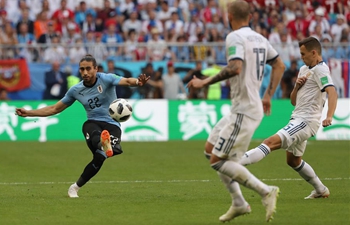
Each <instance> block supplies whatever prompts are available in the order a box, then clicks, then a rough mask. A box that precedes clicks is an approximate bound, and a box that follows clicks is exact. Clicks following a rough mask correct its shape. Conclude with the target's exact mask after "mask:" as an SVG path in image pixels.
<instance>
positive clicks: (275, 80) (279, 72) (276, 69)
mask: <svg viewBox="0 0 350 225" xmlns="http://www.w3.org/2000/svg"><path fill="white" fill-rule="evenodd" d="M270 65H271V66H272V71H271V78H270V83H269V86H268V87H267V89H266V92H265V94H264V98H270V99H271V98H272V96H273V95H274V93H275V91H276V88H277V86H278V85H279V84H280V81H281V78H282V76H283V73H284V70H285V69H286V66H285V65H284V63H283V61H282V59H281V57H279V56H278V57H277V58H276V59H275V60H274V61H272V62H271V63H270Z"/></svg>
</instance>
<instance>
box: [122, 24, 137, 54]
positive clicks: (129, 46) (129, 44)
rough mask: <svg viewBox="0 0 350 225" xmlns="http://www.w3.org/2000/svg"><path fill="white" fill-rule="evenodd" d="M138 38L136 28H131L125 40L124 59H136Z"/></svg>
mask: <svg viewBox="0 0 350 225" xmlns="http://www.w3.org/2000/svg"><path fill="white" fill-rule="evenodd" d="M137 45H138V43H137V39H136V32H135V30H130V31H129V32H128V35H127V39H126V41H125V48H124V54H123V55H124V60H126V61H136V58H137V57H136V50H137Z"/></svg>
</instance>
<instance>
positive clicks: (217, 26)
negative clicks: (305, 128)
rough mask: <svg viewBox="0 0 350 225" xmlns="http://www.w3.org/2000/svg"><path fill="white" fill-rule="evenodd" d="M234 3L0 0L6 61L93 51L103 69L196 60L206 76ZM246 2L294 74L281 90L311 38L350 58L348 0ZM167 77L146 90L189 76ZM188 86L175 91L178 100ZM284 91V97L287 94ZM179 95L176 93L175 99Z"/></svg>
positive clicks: (0, 44) (62, 58) (220, 57)
mask: <svg viewBox="0 0 350 225" xmlns="http://www.w3.org/2000/svg"><path fill="white" fill-rule="evenodd" d="M231 1H234V0H85V1H79V0H0V59H14V58H25V59H26V60H27V62H34V63H35V62H44V63H50V64H52V65H53V69H55V68H59V66H57V64H59V65H63V64H67V63H72V64H76V63H78V62H79V60H80V59H81V58H82V57H83V56H84V55H85V54H87V53H89V54H92V55H93V56H94V57H95V58H96V59H97V61H98V62H103V61H104V62H106V61H109V62H110V63H109V64H110V67H111V68H109V67H108V68H102V67H101V71H105V72H108V71H111V70H112V65H115V63H118V62H120V61H146V62H153V61H160V60H165V61H169V63H168V65H167V67H168V68H169V67H170V68H171V67H173V66H172V65H173V63H174V62H197V63H196V68H194V69H193V70H192V71H190V72H189V74H190V73H191V74H192V73H197V75H198V76H199V77H202V75H203V77H205V76H206V75H205V74H203V71H200V70H201V69H200V68H199V67H200V65H199V64H201V63H200V62H206V64H207V65H208V69H213V70H210V74H209V75H211V74H212V73H214V72H215V71H216V70H215V69H219V67H215V65H214V64H216V63H225V62H226V53H225V47H224V42H225V37H226V35H227V34H228V33H229V32H230V31H231V30H230V26H229V23H228V20H227V12H226V11H227V10H226V8H227V4H228V3H229V2H231ZM247 1H248V2H249V3H250V5H251V13H252V18H251V22H250V25H251V28H252V29H254V30H255V31H257V32H259V33H260V34H262V35H263V36H265V37H266V38H267V39H268V40H269V41H270V42H271V44H272V45H273V46H274V47H275V49H276V50H277V51H278V53H279V54H280V56H281V57H282V59H283V61H284V62H285V63H286V64H287V68H288V70H287V71H286V73H287V74H291V75H290V76H292V77H287V79H285V80H287V82H288V84H282V83H281V89H283V90H289V89H290V88H291V87H293V86H292V85H293V80H295V77H296V74H297V72H298V67H299V66H298V65H299V63H298V62H300V53H299V47H298V41H300V40H302V39H303V38H305V37H308V36H314V37H316V38H318V39H319V40H320V41H321V43H322V44H323V58H324V61H327V60H328V59H330V58H337V59H344V60H349V58H350V29H349V27H350V0H327V1H325V0H300V1H295V0H247ZM150 65H152V64H151V63H150ZM150 65H148V67H149V66H150ZM145 69H147V66H146V67H145ZM169 71H170V72H169ZM169 71H168V73H172V70H171V69H170V70H169ZM198 71H200V74H198ZM213 71H214V72H213ZM266 71H268V68H267V69H266ZM155 72H157V71H155ZM158 73H160V72H159V71H158ZM204 73H205V72H204ZM68 75H69V74H68ZM267 76H268V74H267ZM164 77H166V76H164V74H160V75H159V74H158V75H155V78H153V77H152V80H151V81H150V84H149V88H148V89H150V90H151V89H152V90H154V89H157V88H160V89H162V90H165V88H164V86H166V85H168V86H169V87H168V90H169V89H170V88H171V87H172V85H174V82H175V85H179V86H178V87H183V83H186V82H188V79H187V78H186V77H188V76H186V77H182V79H168V80H164V79H165V78H164ZM178 83H179V84H178ZM219 85H220V84H219ZM150 87H152V88H150ZM222 87H226V86H225V84H221V88H220V87H216V88H218V89H220V93H221V94H220V95H221V97H220V98H225V96H226V97H227V96H228V94H226V93H228V91H227V90H226V89H225V88H222ZM211 88H212V89H213V88H215V86H213V87H211ZM146 89H147V88H146ZM182 91H184V90H182V88H179V89H178V90H176V98H179V94H180V95H181V93H182ZM156 92H157V91H156ZM284 92H286V93H282V92H281V93H280V94H279V96H278V98H282V97H289V95H288V93H287V91H284ZM174 93H175V91H174ZM174 93H172V97H171V98H175V94H174ZM206 93H207V91H206V90H202V91H200V92H194V91H192V92H191V91H188V93H187V97H188V98H192V97H193V98H204V96H207V94H206ZM211 93H213V91H211ZM223 93H225V94H223ZM140 94H141V95H142V96H143V97H153V98H167V96H170V93H165V92H162V91H160V90H158V93H153V92H152V94H150V93H149V90H141V91H140ZM169 98H170V97H169Z"/></svg>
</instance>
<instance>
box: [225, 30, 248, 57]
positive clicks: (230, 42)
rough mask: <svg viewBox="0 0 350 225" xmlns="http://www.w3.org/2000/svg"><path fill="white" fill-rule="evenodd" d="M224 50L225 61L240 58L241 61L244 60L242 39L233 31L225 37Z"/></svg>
mask: <svg viewBox="0 0 350 225" xmlns="http://www.w3.org/2000/svg"><path fill="white" fill-rule="evenodd" d="M226 52H227V62H229V61H230V60H234V59H240V60H242V61H244V60H245V58H244V44H243V40H242V38H241V37H240V36H238V35H237V34H235V33H234V32H232V33H230V34H229V35H227V37H226Z"/></svg>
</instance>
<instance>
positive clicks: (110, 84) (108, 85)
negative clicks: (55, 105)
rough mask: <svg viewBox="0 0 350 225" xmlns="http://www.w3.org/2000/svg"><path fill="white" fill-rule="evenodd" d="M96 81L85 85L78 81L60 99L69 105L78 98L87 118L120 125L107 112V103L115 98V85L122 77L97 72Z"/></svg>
mask: <svg viewBox="0 0 350 225" xmlns="http://www.w3.org/2000/svg"><path fill="white" fill-rule="evenodd" d="M96 78H97V80H96V83H95V84H94V85H93V86H92V87H87V86H85V85H84V84H83V81H80V82H79V83H78V84H76V85H74V86H73V87H71V88H70V89H69V90H68V92H67V93H66V95H65V96H64V97H63V98H62V99H61V101H62V102H63V103H64V104H66V105H68V106H70V105H72V104H73V103H74V102H75V100H78V101H79V102H80V103H81V104H82V105H83V106H84V108H85V111H86V114H87V118H88V120H97V121H104V122H107V123H111V124H115V125H117V126H119V127H120V123H118V122H116V121H114V120H113V119H112V118H111V117H110V116H109V113H108V108H109V104H110V103H111V102H112V101H113V100H115V99H116V98H117V94H116V91H115V86H116V85H118V84H119V82H120V80H121V79H122V77H119V76H117V75H115V74H111V73H108V74H106V73H97V74H96Z"/></svg>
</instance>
